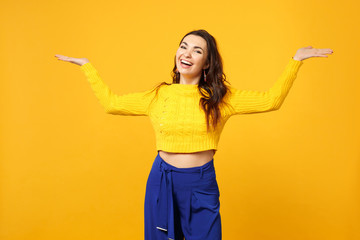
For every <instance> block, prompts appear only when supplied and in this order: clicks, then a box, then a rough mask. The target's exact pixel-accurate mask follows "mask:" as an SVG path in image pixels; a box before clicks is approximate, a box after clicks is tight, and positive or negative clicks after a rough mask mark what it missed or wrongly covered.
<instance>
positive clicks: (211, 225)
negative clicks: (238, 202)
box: [144, 153, 221, 240]
mask: <svg viewBox="0 0 360 240" xmlns="http://www.w3.org/2000/svg"><path fill="white" fill-rule="evenodd" d="M219 197H220V191H219V187H218V184H217V180H216V174H215V168H214V159H212V160H211V161H210V162H208V163H206V164H204V165H202V166H199V167H192V168H177V167H175V166H173V165H170V164H168V163H167V162H165V161H164V160H163V159H162V158H161V157H160V155H159V153H158V154H157V156H156V158H155V160H154V163H153V165H152V168H151V171H150V174H149V177H148V180H147V183H146V193H145V204H144V213H145V215H144V216H145V240H163V239H164V240H172V239H173V240H183V239H184V237H185V239H186V240H205V239H206V240H221V217H220V201H219Z"/></svg>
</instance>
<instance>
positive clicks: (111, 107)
mask: <svg viewBox="0 0 360 240" xmlns="http://www.w3.org/2000/svg"><path fill="white" fill-rule="evenodd" d="M80 69H81V70H82V71H83V72H84V73H85V75H86V77H87V79H88V81H89V83H90V86H91V88H92V90H93V91H94V93H95V95H96V97H97V98H98V100H99V101H100V103H101V105H102V106H103V107H104V109H105V112H106V113H109V114H117V115H125V116H148V114H149V113H148V110H149V105H150V102H151V100H152V98H153V97H154V93H155V91H153V92H152V90H153V89H150V90H147V91H143V92H136V93H128V94H123V95H117V94H115V93H114V92H113V91H111V89H110V88H109V87H108V86H107V85H106V84H105V83H104V82H103V81H102V79H101V77H100V75H99V73H98V72H97V70H96V69H95V67H94V66H93V65H92V64H91V62H88V63H86V64H84V65H82V66H81V67H80Z"/></svg>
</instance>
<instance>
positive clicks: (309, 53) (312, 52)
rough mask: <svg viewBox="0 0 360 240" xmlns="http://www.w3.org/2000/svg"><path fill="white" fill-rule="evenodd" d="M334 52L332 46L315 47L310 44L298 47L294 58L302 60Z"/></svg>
mask: <svg viewBox="0 0 360 240" xmlns="http://www.w3.org/2000/svg"><path fill="white" fill-rule="evenodd" d="M332 53H333V50H332V49H330V48H313V47H312V46H308V47H304V48H300V49H298V50H297V52H296V54H295V56H294V57H293V59H294V60H297V61H302V60H304V59H307V58H311V57H328V56H327V55H326V54H332Z"/></svg>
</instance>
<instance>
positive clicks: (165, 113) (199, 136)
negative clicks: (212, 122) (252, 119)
mask: <svg viewBox="0 0 360 240" xmlns="http://www.w3.org/2000/svg"><path fill="white" fill-rule="evenodd" d="M302 64H303V61H298V60H294V59H293V58H291V59H290V61H289V62H288V64H287V65H286V67H285V70H284V71H283V72H282V74H281V75H280V77H279V78H278V80H277V81H276V82H275V83H274V85H273V86H272V87H271V88H270V89H269V90H267V91H256V90H241V89H236V88H234V87H232V86H230V85H228V87H229V88H230V92H229V93H228V94H226V96H225V97H224V101H225V102H227V103H228V105H223V106H221V108H220V112H221V121H220V123H219V125H218V126H217V127H216V129H212V128H210V129H211V131H210V132H207V129H206V119H205V113H204V111H203V110H202V109H201V106H200V105H199V101H200V98H201V97H202V96H201V94H200V93H199V90H198V85H190V84H175V83H173V84H171V85H164V86H161V87H160V89H159V91H158V95H157V97H156V98H154V97H155V94H156V90H154V88H155V87H154V88H152V89H149V90H146V91H142V92H135V93H128V94H122V95H118V94H115V93H114V92H113V91H112V90H111V89H109V87H108V86H107V85H106V84H105V83H104V82H103V81H102V79H101V77H100V75H99V73H98V71H97V70H96V68H95V67H94V66H93V65H92V63H91V62H88V63H86V64H83V65H82V66H80V68H81V70H82V71H83V72H84V73H85V76H86V78H87V80H88V82H89V83H90V86H91V88H92V90H93V92H94V93H95V95H96V97H97V99H98V100H99V102H100V104H101V105H102V106H103V107H104V110H105V112H106V113H109V114H114V115H124V116H149V118H150V120H151V123H152V126H153V128H154V131H155V137H156V149H157V150H158V151H159V150H163V151H166V152H178V153H190V152H198V151H205V150H209V149H214V150H215V151H216V150H217V146H218V142H219V139H220V135H221V132H222V130H223V127H224V125H225V123H226V121H227V120H228V119H229V118H230V117H231V116H233V115H236V114H249V113H257V112H269V111H274V110H278V109H279V108H280V106H281V105H282V103H283V102H284V100H285V98H286V96H287V94H288V92H289V90H290V88H291V86H292V85H293V82H294V80H295V79H296V76H297V73H298V70H299V68H300V66H301V65H302ZM152 90H154V91H152Z"/></svg>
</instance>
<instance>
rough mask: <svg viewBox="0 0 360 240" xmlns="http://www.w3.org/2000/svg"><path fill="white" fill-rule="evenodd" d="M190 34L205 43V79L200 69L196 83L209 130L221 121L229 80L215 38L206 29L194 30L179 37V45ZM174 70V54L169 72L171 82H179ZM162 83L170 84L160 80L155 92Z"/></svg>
mask: <svg viewBox="0 0 360 240" xmlns="http://www.w3.org/2000/svg"><path fill="white" fill-rule="evenodd" d="M190 34H193V35H197V36H200V37H202V38H203V39H205V41H206V44H207V51H208V55H207V61H206V62H207V63H209V67H208V68H207V69H205V74H206V81H204V72H203V71H202V73H201V78H200V81H199V84H198V90H199V92H200V94H201V96H202V97H201V98H200V101H199V104H200V105H201V108H202V109H203V110H204V112H205V115H206V126H207V131H209V130H210V125H212V126H213V129H215V128H216V126H217V125H218V124H219V122H220V121H221V111H220V107H221V106H222V105H223V104H227V103H226V102H224V100H223V98H224V96H225V95H226V93H227V92H228V91H229V88H228V86H227V85H225V82H227V83H229V82H228V81H227V80H226V75H225V73H224V72H223V63H222V58H221V56H220V53H219V51H218V48H217V43H216V40H215V38H214V37H213V36H212V35H211V34H209V33H208V32H207V31H206V30H203V29H200V30H194V31H191V32H189V33H187V34H186V35H185V36H184V37H183V38H182V39H181V41H180V43H179V46H180V45H181V43H182V41H183V39H184V38H185V37H186V36H188V35H190ZM176 70H177V68H176V55H175V58H174V68H173V70H172V72H171V76H172V78H173V82H172V83H179V82H180V73H179V72H178V71H176ZM229 84H230V83H229ZM162 85H171V83H167V82H162V83H160V84H159V85H157V86H156V87H155V89H156V94H157V92H158V90H159V88H160V87H161V86H162ZM155 89H154V90H155ZM210 122H211V123H210Z"/></svg>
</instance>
